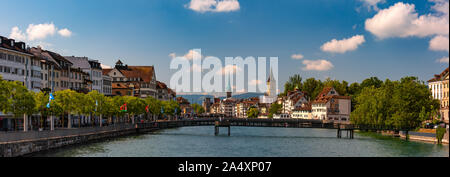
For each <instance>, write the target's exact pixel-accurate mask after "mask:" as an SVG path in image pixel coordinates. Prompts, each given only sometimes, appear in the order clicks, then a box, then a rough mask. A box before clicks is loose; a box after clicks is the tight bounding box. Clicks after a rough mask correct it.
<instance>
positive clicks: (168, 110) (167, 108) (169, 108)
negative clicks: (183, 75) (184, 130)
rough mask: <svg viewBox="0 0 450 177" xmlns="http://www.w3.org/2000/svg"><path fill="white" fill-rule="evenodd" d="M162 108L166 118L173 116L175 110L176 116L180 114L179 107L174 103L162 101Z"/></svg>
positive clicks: (172, 101)
mask: <svg viewBox="0 0 450 177" xmlns="http://www.w3.org/2000/svg"><path fill="white" fill-rule="evenodd" d="M162 105H163V107H164V114H165V115H168V116H175V115H176V114H175V109H176V110H177V114H179V113H180V105H179V104H178V103H177V102H176V101H174V100H170V101H163V104H162Z"/></svg>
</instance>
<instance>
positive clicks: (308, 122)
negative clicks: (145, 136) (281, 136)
mask: <svg viewBox="0 0 450 177" xmlns="http://www.w3.org/2000/svg"><path fill="white" fill-rule="evenodd" d="M186 126H214V134H215V135H216V136H217V135H218V134H219V130H220V127H225V128H228V136H230V134H231V127H232V126H244V127H283V128H321V129H335V130H337V131H336V137H337V138H342V133H343V132H346V133H347V136H346V137H347V138H350V139H353V137H354V130H355V129H358V128H359V127H356V126H354V125H352V124H348V123H347V124H344V123H334V122H328V121H322V120H315V119H246V118H200V119H191V120H173V121H158V122H151V123H139V124H137V125H136V128H137V131H140V130H148V129H152V128H156V129H165V128H176V127H186Z"/></svg>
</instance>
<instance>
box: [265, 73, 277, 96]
mask: <svg viewBox="0 0 450 177" xmlns="http://www.w3.org/2000/svg"><path fill="white" fill-rule="evenodd" d="M276 84H277V81H276V80H275V76H273V71H272V68H270V75H269V79H268V80H267V96H269V97H276V96H277V85H276Z"/></svg>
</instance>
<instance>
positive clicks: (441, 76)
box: [428, 67, 449, 82]
mask: <svg viewBox="0 0 450 177" xmlns="http://www.w3.org/2000/svg"><path fill="white" fill-rule="evenodd" d="M448 72H449V70H448V67H447V69H445V70H444V71H442V72H441V74H435V75H434V78H432V79H430V80H428V82H435V81H441V80H444V79H445V76H447V75H448Z"/></svg>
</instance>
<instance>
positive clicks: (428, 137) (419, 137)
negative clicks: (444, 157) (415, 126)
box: [400, 132, 449, 144]
mask: <svg viewBox="0 0 450 177" xmlns="http://www.w3.org/2000/svg"><path fill="white" fill-rule="evenodd" d="M400 137H401V138H406V136H405V134H404V132H400ZM409 139H410V140H415V141H423V142H429V143H437V139H436V134H435V133H424V132H409ZM448 142H449V139H448V132H447V133H446V134H445V136H444V138H443V139H442V144H449V143H448Z"/></svg>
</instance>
